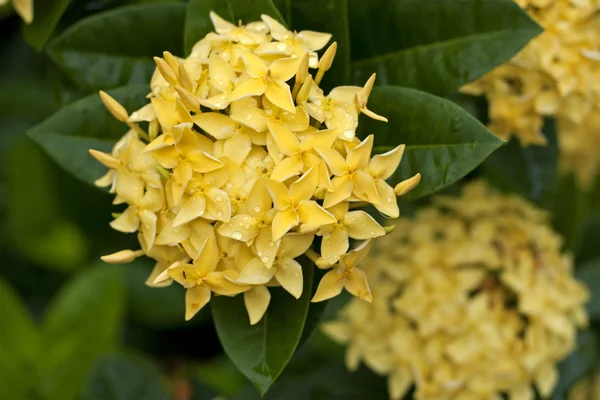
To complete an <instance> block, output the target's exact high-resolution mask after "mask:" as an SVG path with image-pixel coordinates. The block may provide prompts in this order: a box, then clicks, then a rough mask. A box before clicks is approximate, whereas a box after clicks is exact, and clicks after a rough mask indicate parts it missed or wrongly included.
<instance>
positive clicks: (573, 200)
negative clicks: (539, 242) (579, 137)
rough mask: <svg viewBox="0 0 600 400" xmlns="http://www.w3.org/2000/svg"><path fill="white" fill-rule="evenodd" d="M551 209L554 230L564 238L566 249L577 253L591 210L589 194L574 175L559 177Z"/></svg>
mask: <svg viewBox="0 0 600 400" xmlns="http://www.w3.org/2000/svg"><path fill="white" fill-rule="evenodd" d="M550 209H551V211H552V224H553V226H554V229H556V231H558V233H560V234H561V235H562V236H563V237H564V240H565V243H564V247H565V248H566V249H568V250H570V251H572V252H574V253H577V252H578V250H579V246H580V244H581V239H582V238H581V236H582V234H583V222H584V221H585V220H586V217H587V215H588V213H589V210H590V198H589V193H587V192H585V191H583V190H582V189H581V187H580V186H579V184H578V183H577V180H576V178H575V177H574V176H573V175H572V174H563V175H562V176H560V177H559V180H558V183H557V187H556V195H555V196H554V198H553V199H552V204H551V206H550Z"/></svg>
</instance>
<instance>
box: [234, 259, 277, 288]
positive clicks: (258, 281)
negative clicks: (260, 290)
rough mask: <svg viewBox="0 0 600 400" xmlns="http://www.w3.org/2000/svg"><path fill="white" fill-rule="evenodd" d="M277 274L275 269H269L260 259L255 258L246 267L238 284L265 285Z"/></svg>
mask: <svg viewBox="0 0 600 400" xmlns="http://www.w3.org/2000/svg"><path fill="white" fill-rule="evenodd" d="M276 272H277V270H276V269H275V268H267V267H266V265H265V264H264V263H263V262H262V261H261V260H260V258H259V257H255V258H253V259H252V260H250V262H249V263H248V264H246V266H244V268H243V269H242V271H241V272H240V276H239V277H238V278H237V282H240V283H242V284H248V285H264V284H265V283H267V282H269V281H270V280H271V278H273V276H275V273H276Z"/></svg>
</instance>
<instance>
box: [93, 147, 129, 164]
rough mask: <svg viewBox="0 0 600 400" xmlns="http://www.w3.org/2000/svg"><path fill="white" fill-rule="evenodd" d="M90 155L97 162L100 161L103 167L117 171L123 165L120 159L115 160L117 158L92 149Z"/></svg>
mask: <svg viewBox="0 0 600 400" xmlns="http://www.w3.org/2000/svg"><path fill="white" fill-rule="evenodd" d="M89 153H90V155H91V156H92V157H94V158H95V159H96V160H98V161H99V162H100V163H101V164H102V165H104V166H105V167H107V168H111V169H117V168H119V167H120V166H121V165H122V164H121V161H120V160H119V159H118V158H115V157H113V156H111V155H110V154H106V153H103V152H101V151H98V150H94V149H90V150H89Z"/></svg>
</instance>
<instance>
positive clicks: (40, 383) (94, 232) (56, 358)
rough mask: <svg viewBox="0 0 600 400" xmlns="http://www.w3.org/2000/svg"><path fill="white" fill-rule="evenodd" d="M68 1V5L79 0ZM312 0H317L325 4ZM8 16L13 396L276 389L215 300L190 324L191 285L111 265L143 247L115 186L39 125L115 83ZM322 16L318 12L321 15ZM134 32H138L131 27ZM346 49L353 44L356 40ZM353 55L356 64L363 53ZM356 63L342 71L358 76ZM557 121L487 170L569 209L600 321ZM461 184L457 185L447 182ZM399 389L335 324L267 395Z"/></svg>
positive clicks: (568, 364) (591, 251)
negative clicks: (71, 157) (41, 139)
mask: <svg viewBox="0 0 600 400" xmlns="http://www.w3.org/2000/svg"><path fill="white" fill-rule="evenodd" d="M153 2H155V1H153V0H128V1H121V0H76V1H71V2H70V4H69V7H68V8H67V9H66V11H65V13H64V15H63V16H62V18H59V19H60V21H58V18H57V19H56V21H57V27H56V31H55V33H54V35H57V34H60V33H61V32H64V31H65V30H66V29H69V27H72V26H73V24H76V23H77V22H78V21H80V20H81V19H82V18H84V17H86V16H89V15H92V14H95V13H97V12H99V11H104V10H110V9H111V8H114V7H116V6H122V5H123V4H124V3H131V4H138V3H153ZM161 2H162V3H181V2H179V1H177V0H173V1H169V2H166V1H164V0H162V1H161ZM38 3H43V2H41V1H39V2H36V7H38ZM49 3H52V2H49ZM49 3H48V4H49ZM59 3H62V4H63V5H62V6H65V7H66V4H67V3H69V2H68V1H65V2H56V4H59ZM275 3H276V4H277V5H279V6H280V7H281V10H282V14H283V15H284V17H286V18H288V19H289V16H290V15H292V14H293V15H294V16H295V18H299V19H301V20H303V21H304V22H306V27H307V28H311V27H312V26H310V21H314V19H312V18H311V17H312V16H311V15H310V13H308V12H307V11H306V10H309V9H310V7H301V8H298V9H294V8H293V7H292V8H290V9H288V8H287V5H288V4H289V2H286V1H275ZM301 3H302V2H301ZM304 3H310V4H308V5H309V6H310V5H311V4H312V5H314V6H317V3H318V2H316V1H304ZM329 3H331V4H334V3H335V2H332V1H329V2H328V4H329ZM62 6H61V7H62ZM304 6H306V4H305V5H304ZM157 7H162V6H158V5H157ZM181 10H185V7H184V5H183V4H182V7H181ZM37 11H38V9H37V8H36V12H37ZM7 14H9V13H8V12H7V10H6V9H4V10H3V11H2V15H3V16H4V17H3V19H2V20H0V60H2V67H1V68H0V160H1V165H0V175H1V181H0V213H1V219H0V221H1V222H0V224H1V225H0V320H2V321H3V322H2V325H5V324H10V325H11V329H6V328H5V327H2V328H0V383H1V384H2V388H3V389H2V390H3V395H2V397H3V398H6V399H35V400H38V399H39V400H43V399H45V400H57V399H60V400H71V399H78V398H81V399H85V400H96V399H107V400H108V399H110V400H112V399H123V400H124V399H140V400H141V399H144V400H159V399H169V398H174V399H176V400H184V399H209V398H213V397H215V396H217V395H221V396H226V397H227V398H231V399H239V400H242V399H258V398H260V397H259V395H258V394H257V392H256V391H255V390H254V388H253V387H251V386H250V385H249V384H248V382H247V381H246V379H245V378H244V377H243V376H242V375H241V374H240V373H239V372H238V371H237V370H236V368H235V367H234V366H233V365H232V363H231V362H230V361H228V359H227V358H226V357H225V356H224V354H223V351H222V349H221V346H220V344H219V341H218V339H217V336H216V332H215V329H214V326H213V325H212V323H211V321H210V318H209V311H208V310H207V309H205V310H203V311H202V313H201V314H200V315H199V316H197V317H196V318H195V319H193V320H192V321H190V322H187V323H186V322H184V319H183V310H184V297H183V290H180V288H178V287H175V286H172V287H169V288H166V289H160V290H157V289H151V288H148V287H146V286H145V285H144V281H145V279H146V277H147V276H148V274H149V272H150V270H151V268H152V265H151V263H150V262H149V261H147V260H138V261H136V262H135V263H133V264H128V265H125V266H107V265H103V263H101V262H100V261H99V257H100V256H101V255H103V254H107V253H111V252H114V251H116V250H118V249H122V248H135V242H136V240H135V237H134V236H133V235H128V236H125V235H122V234H117V233H115V232H114V231H112V230H111V229H110V227H109V225H108V223H109V221H110V220H111V212H113V211H114V209H113V206H112V205H111V197H110V196H109V195H108V194H107V193H104V192H102V191H98V190H97V189H96V188H93V187H91V186H90V185H87V184H86V183H83V182H81V181H79V180H77V179H75V178H74V177H72V176H71V175H70V174H68V173H67V172H65V171H64V170H63V169H62V168H61V167H59V166H58V165H57V164H56V163H55V162H54V161H53V160H51V159H50V158H49V156H48V155H47V154H45V153H44V152H43V151H42V150H41V149H40V148H39V146H38V144H36V143H35V142H34V141H33V140H32V139H30V138H29V137H28V136H26V135H25V133H26V132H27V131H28V130H29V129H30V128H32V127H33V126H35V125H36V124H38V123H39V122H41V121H43V120H44V119H46V118H47V117H49V116H50V115H52V114H53V113H54V112H56V111H57V110H58V109H60V108H61V107H62V106H64V105H66V104H69V103H71V102H73V101H74V100H77V99H79V98H82V97H83V96H86V95H90V94H93V93H95V92H96V90H97V89H98V88H99V87H98V85H97V83H95V82H94V74H88V75H86V76H85V77H84V78H85V80H84V81H81V82H74V81H72V80H71V78H69V76H67V74H66V73H65V71H64V70H61V69H60V68H59V67H58V66H57V65H56V63H55V60H56V59H57V58H59V57H64V56H65V54H64V53H63V52H61V41H58V42H56V43H54V44H53V46H51V47H50V48H46V50H44V51H42V52H38V51H36V50H35V49H34V48H33V47H37V48H41V47H42V46H43V42H44V40H45V39H44V38H47V37H48V36H49V34H50V33H49V32H47V29H46V30H44V29H43V28H35V29H32V28H26V29H23V28H22V24H21V21H20V19H19V18H18V17H17V16H15V15H8V16H6V15H7ZM38 14H39V15H41V13H38ZM58 17H60V15H58ZM160 17H161V15H160V14H157V20H156V21H155V22H156V23H162V24H163V25H162V26H164V29H169V27H170V26H171V27H172V26H173V25H176V24H173V23H167V22H169V21H164V20H163V21H161V19H160ZM181 17H182V18H183V13H182V14H181ZM328 22H331V23H333V24H335V23H336V21H328ZM52 23H53V21H50V25H52ZM98 23H102V21H101V20H99V21H98ZM321 23H322V21H316V22H314V24H315V25H317V26H318V25H319V24H321ZM175 27H176V28H178V29H180V28H181V27H180V26H179V27H177V26H175ZM312 28H314V27H312ZM342 28H343V27H342ZM360 28H361V29H362V28H364V25H361V26H360ZM119 29H123V34H127V33H128V27H127V26H122V27H120V28H119ZM333 29H337V28H335V27H334V28H333ZM149 32H150V31H149ZM153 32H154V34H155V36H156V37H155V39H156V40H155V41H147V42H146V43H150V46H152V49H145V50H144V51H146V52H147V51H156V53H159V52H160V51H162V50H165V49H171V50H173V51H174V52H175V53H181V52H182V49H179V51H178V50H177V49H176V48H175V49H173V48H172V47H171V48H169V47H170V45H169V43H168V41H164V40H167V39H168V38H170V37H171V36H169V35H162V34H163V33H164V30H158V29H155V30H154V31H153ZM130 33H131V34H139V35H142V34H145V33H144V32H137V33H136V32H130ZM350 34H351V35H352V38H353V39H354V38H355V37H360V36H361V35H358V34H357V33H356V32H352V31H351V32H350ZM161 37H162V38H163V39H161ZM165 38H167V39H165ZM88 39H89V40H93V38H88ZM25 40H27V41H29V42H30V44H32V45H33V47H32V46H31V45H30V44H28V43H26V42H25ZM68 40H71V42H69V45H70V46H71V47H73V46H75V47H76V45H77V43H75V44H74V42H73V41H72V40H75V39H72V38H71V39H69V38H65V39H64V41H68ZM179 43H182V41H181V40H180V41H179ZM352 43H353V44H354V43H355V45H356V46H357V49H358V50H356V49H354V48H353V49H352V54H355V55H356V57H358V59H359V60H360V59H361V58H366V57H368V56H369V55H370V54H367V53H368V52H369V51H371V50H370V49H368V47H366V46H361V42H360V40H357V41H355V42H352ZM372 43H375V42H372ZM115 45H117V46H118V45H119V44H115ZM85 46H91V44H90V43H86V44H85ZM98 46H101V41H99V42H98ZM82 48H84V47H82ZM97 49H98V51H102V50H103V49H102V48H101V47H98V48H97ZM355 50H356V52H355ZM118 51H132V49H127V48H123V49H118ZM373 51H374V52H375V53H376V52H377V51H376V50H373ZM340 52H341V54H342V57H344V55H343V50H340ZM365 52H366V53H365ZM70 56H71V57H74V56H73V54H70ZM75 56H78V57H81V59H80V60H79V62H80V64H79V66H80V67H85V66H88V65H90V64H89V63H90V59H88V58H86V54H81V55H75ZM346 57H348V60H347V61H349V55H346ZM359 62H360V61H359ZM148 63H149V64H148ZM339 65H341V64H339ZM75 67H76V66H74V67H73V68H75ZM152 69H153V64H152V62H151V61H147V60H143V61H139V63H138V64H137V67H135V68H134V67H132V68H130V69H128V70H127V71H125V72H127V74H125V75H123V74H121V75H120V76H116V77H115V80H114V86H118V85H119V84H122V83H124V82H126V83H143V82H145V80H146V79H147V76H148V73H150V72H151V71H152ZM71 72H72V71H71ZM349 73H350V72H349V71H342V70H340V72H339V74H341V75H342V76H343V75H344V74H349ZM339 74H337V73H336V74H330V77H329V79H332V77H333V78H334V77H338V78H339V76H340V75H339ZM340 79H341V78H340ZM333 83H337V82H331V84H333ZM449 97H450V99H452V100H454V101H455V102H456V103H458V104H459V105H461V106H462V107H463V108H465V109H466V110H467V111H469V112H471V113H472V114H473V115H475V116H477V117H478V118H480V119H481V120H485V110H486V109H487V106H486V105H485V104H484V102H483V101H482V100H481V99H475V98H471V97H468V96H465V95H457V94H452V95H450V96H449ZM553 129H554V127H553V124H552V121H547V123H546V125H545V133H546V134H547V136H548V137H549V138H550V145H549V146H548V147H545V148H527V149H522V148H521V147H520V146H518V144H517V143H516V142H515V141H511V142H509V143H507V144H506V145H504V146H503V147H502V148H501V149H500V150H499V151H497V152H495V153H494V154H493V155H492V156H491V157H490V158H489V159H488V160H487V161H486V162H485V163H484V164H483V165H482V166H481V167H480V168H478V169H477V170H476V171H474V172H473V173H472V174H471V177H475V176H485V177H487V178H488V179H489V180H491V181H492V182H493V183H494V184H495V185H496V186H498V187H500V188H502V189H504V190H507V191H512V192H518V193H521V194H523V195H525V196H527V197H528V198H529V199H531V200H533V201H535V202H536V203H538V204H539V205H540V206H542V207H544V208H546V209H548V210H549V211H551V212H552V213H553V223H554V226H555V228H556V229H557V230H558V231H559V232H561V233H562V234H563V235H564V236H565V238H566V242H565V243H566V247H567V248H568V249H569V250H570V251H572V252H573V253H574V255H575V258H576V264H577V265H578V271H577V274H578V275H579V276H580V277H581V278H582V279H584V280H585V281H586V282H587V283H588V285H590V287H591V289H592V292H593V298H592V301H591V302H590V306H589V310H590V314H591V317H592V318H594V319H595V318H598V317H600V245H599V244H600V236H599V234H598V232H600V201H599V199H600V182H599V184H597V185H596V186H595V188H593V189H592V190H591V191H582V190H580V189H579V188H578V187H577V185H576V183H575V182H574V180H573V179H572V177H570V176H562V175H560V173H559V172H558V171H557V170H556V158H557V152H558V150H557V143H556V141H557V139H556V134H555V133H554V132H553ZM523 171H526V172H525V173H523ZM455 189H456V185H453V186H451V187H449V188H447V189H445V192H448V193H451V192H453V191H454V190H455ZM426 202H427V200H426V199H425V200H419V201H418V202H404V203H405V204H401V209H402V210H403V214H404V215H410V213H411V210H412V209H414V208H415V207H416V206H418V204H420V203H426ZM343 300H344V299H343V298H340V299H339V300H336V301H332V302H330V304H329V305H328V309H327V310H326V317H327V316H329V317H331V316H332V315H333V314H334V312H335V310H336V309H337V308H339V306H340V304H341V303H343ZM593 328H594V329H592V330H590V331H589V332H586V333H584V334H582V336H581V338H580V347H579V349H578V350H577V351H576V352H575V353H574V354H573V355H572V356H571V357H570V358H569V359H568V360H566V361H565V362H564V363H563V366H562V367H561V372H563V374H562V376H561V384H560V385H559V389H558V390H557V393H556V395H555V398H556V399H562V398H566V396H567V392H568V389H569V388H570V387H571V386H572V385H573V384H574V383H575V382H576V381H578V380H579V379H580V378H581V377H582V376H585V375H586V373H588V372H589V371H590V370H591V369H592V368H593V366H594V364H596V363H597V360H598V351H597V345H596V337H597V332H598V330H597V328H598V327H597V326H593ZM6 355H8V357H7V356H6ZM9 360H18V362H9ZM7 382H10V384H7ZM81 393H83V395H81ZM5 396H6V397H5ZM386 397H387V395H386V386H385V380H384V379H383V378H381V377H378V376H376V375H374V374H373V373H372V372H370V371H368V370H366V369H360V370H359V371H358V372H355V373H353V374H351V375H350V374H349V373H348V372H347V371H346V369H345V367H344V364H343V349H342V348H340V347H339V346H338V345H336V344H334V343H333V342H331V341H330V340H328V339H327V338H325V337H324V336H323V335H321V334H320V333H319V332H317V333H316V334H315V335H314V336H313V337H312V338H311V339H310V340H309V342H308V344H306V345H304V346H303V347H302V348H301V349H300V350H299V351H298V353H297V354H296V356H295V357H294V359H293V361H292V362H291V363H290V365H289V366H288V368H287V369H286V371H285V372H284V374H283V375H282V377H281V379H280V380H279V381H278V383H277V384H275V385H274V386H273V388H272V389H271V390H270V391H269V393H268V394H267V395H266V396H265V398H266V399H286V400H290V399H309V398H310V399H365V398H372V399H384V398H386Z"/></svg>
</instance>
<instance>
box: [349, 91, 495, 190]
mask: <svg viewBox="0 0 600 400" xmlns="http://www.w3.org/2000/svg"><path fill="white" fill-rule="evenodd" d="M368 107H369V109H371V110H373V111H374V112H376V113H378V114H380V115H383V116H385V117H387V118H388V120H389V122H388V123H385V122H379V121H375V120H372V119H370V118H367V117H365V116H361V121H360V123H359V132H360V134H361V136H362V137H365V136H366V135H368V134H372V133H374V134H375V147H374V151H376V152H378V153H384V152H386V151H389V150H391V149H393V148H394V147H396V146H398V145H399V144H406V149H405V151H404V157H403V158H402V161H401V163H400V167H399V168H398V170H397V171H396V173H395V174H394V175H393V176H392V177H391V178H390V181H391V183H392V184H396V183H398V182H400V181H402V180H404V179H407V178H410V177H411V176H413V175H415V174H416V173H421V182H420V183H419V185H417V187H416V188H415V189H414V190H413V191H412V192H410V193H408V194H407V195H406V198H413V199H414V198H418V197H422V196H425V195H428V194H432V193H434V192H436V191H438V190H440V189H442V188H444V187H446V186H448V185H450V184H451V183H453V182H456V181H457V180H459V179H460V178H462V177H463V176H465V175H466V174H467V173H469V172H470V171H472V170H473V169H474V168H475V167H477V166H478V165H479V164H480V163H481V162H483V160H485V159H486V157H487V156H488V155H489V154H490V153H491V152H492V151H494V150H495V149H496V148H498V147H499V146H500V144H501V143H502V141H501V140H500V139H498V138H497V137H496V136H494V135H493V134H492V133H490V132H489V131H488V130H487V129H486V128H485V127H484V126H483V125H482V124H481V123H480V122H479V121H477V120H476V119H475V118H473V117H472V116H471V115H470V114H468V113H467V112H466V111H464V110H463V109H462V108H460V107H459V106H457V105H456V104H454V103H452V102H450V101H448V100H445V99H442V98H439V97H436V96H433V95H430V94H427V93H425V92H420V91H418V90H414V89H406V88H401V87H392V86H388V87H379V88H374V89H373V92H372V93H371V97H370V98H369V103H368Z"/></svg>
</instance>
